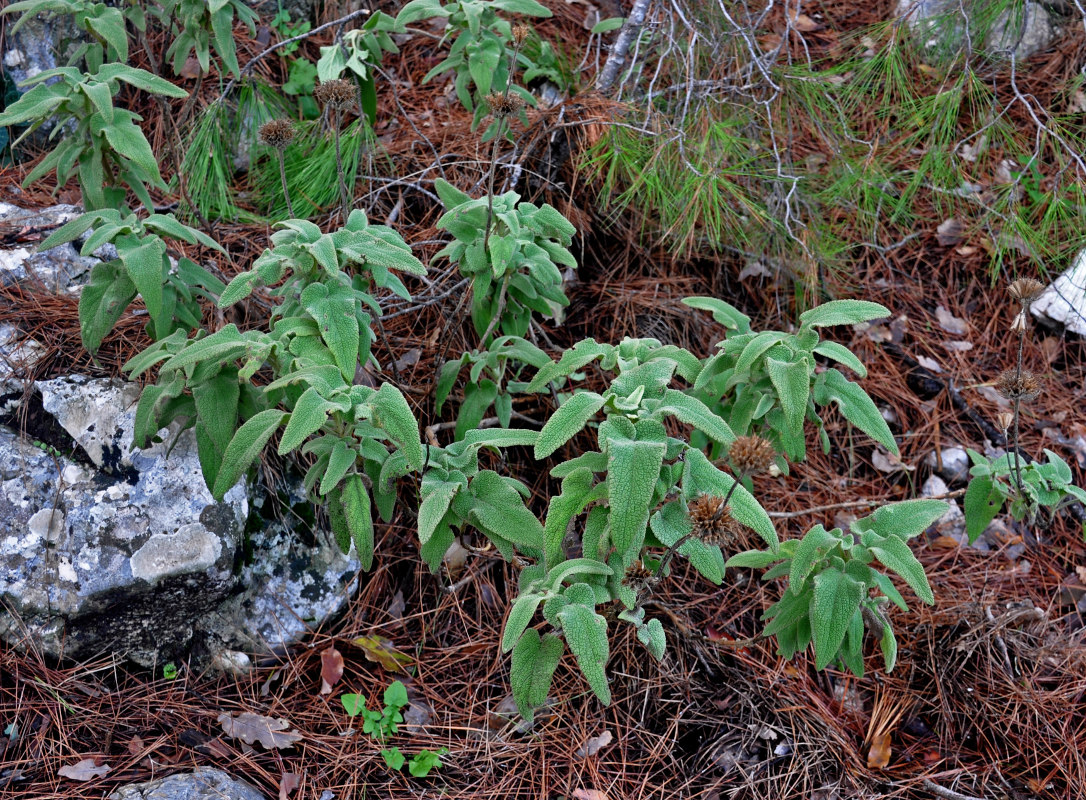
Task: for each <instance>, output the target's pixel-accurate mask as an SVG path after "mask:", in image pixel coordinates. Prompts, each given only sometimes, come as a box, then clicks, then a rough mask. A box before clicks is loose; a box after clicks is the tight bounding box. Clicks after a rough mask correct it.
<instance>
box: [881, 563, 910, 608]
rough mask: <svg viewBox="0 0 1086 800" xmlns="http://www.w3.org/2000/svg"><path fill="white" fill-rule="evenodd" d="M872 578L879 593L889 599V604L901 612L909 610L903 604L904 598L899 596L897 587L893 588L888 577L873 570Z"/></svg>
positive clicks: (892, 583)
mask: <svg viewBox="0 0 1086 800" xmlns="http://www.w3.org/2000/svg"><path fill="white" fill-rule="evenodd" d="M873 577H874V578H875V585H876V586H878V587H879V591H881V592H882V593H883V594H884V595H886V596H887V597H889V598H890V602H892V603H893V604H894V605H895V606H897V607H898V608H900V609H901V610H902V611H908V610H909V607H908V605H906V604H905V598H904V597H902V596H901V592H899V591H898V590H897V587H896V586H894V582H893V581H891V580H890V578H889V576H888V575H883V574H882V573H881V572H879V571H878V570H875V574H874V576H873Z"/></svg>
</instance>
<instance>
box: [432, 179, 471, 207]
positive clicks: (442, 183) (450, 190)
mask: <svg viewBox="0 0 1086 800" xmlns="http://www.w3.org/2000/svg"><path fill="white" fill-rule="evenodd" d="M434 190H435V191H436V192H437V196H438V197H440V198H441V203H442V205H444V206H445V210H446V211H452V210H453V209H454V208H456V207H457V206H459V205H463V204H464V203H468V202H471V199H472V198H471V195H470V194H467V193H466V192H462V191H460V190H459V189H457V188H456V187H455V186H453V185H452V184H451V183H449V182H448V181H447V180H445V179H444V178H438V179H436V180H435V181H434Z"/></svg>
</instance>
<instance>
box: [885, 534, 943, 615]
mask: <svg viewBox="0 0 1086 800" xmlns="http://www.w3.org/2000/svg"><path fill="white" fill-rule="evenodd" d="M869 549H870V550H871V553H872V555H874V556H875V558H877V559H878V560H879V561H881V562H882V563H883V564H884V565H885V566H887V567H888V568H889V569H891V570H893V571H894V572H896V573H897V574H898V575H900V576H901V577H902V578H903V579H904V581H905V583H907V584H909V588H910V589H912V590H913V591H914V592H916V596H917V597H919V598H920V599H921V600H923V601H924V602H925V603H927V604H928V605H929V606H930V605H934V604H935V595H934V594H933V593H932V591H931V585H930V584H929V583H928V576H927V575H925V574H924V567H923V566H922V565H921V563H920V562H919V561H917V560H916V556H915V555H913V551H912V550H911V549H910V548H909V545H907V544H906V543H905V541H904V540H903V539H899V538H898V537H896V536H887V537H886V538H884V539H883V540H882V541H881V542H879V543H878V544H872V545H870V546H869Z"/></svg>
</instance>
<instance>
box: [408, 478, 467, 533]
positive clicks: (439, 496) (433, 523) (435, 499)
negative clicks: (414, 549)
mask: <svg viewBox="0 0 1086 800" xmlns="http://www.w3.org/2000/svg"><path fill="white" fill-rule="evenodd" d="M459 490H460V485H459V484H456V483H438V484H436V485H431V486H429V487H424V493H425V497H424V498H423V500H422V504H421V505H420V506H419V518H418V526H419V542H421V543H422V544H423V545H425V544H426V543H427V542H429V541H430V537H431V536H433V535H434V531H436V530H437V527H438V524H439V523H440V522H441V520H442V519H443V518H444V517H445V512H446V511H448V510H449V505H450V504H451V503H452V501H453V497H455V496H456V493H457V492H458V491H459Z"/></svg>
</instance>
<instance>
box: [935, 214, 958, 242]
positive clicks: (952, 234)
mask: <svg viewBox="0 0 1086 800" xmlns="http://www.w3.org/2000/svg"><path fill="white" fill-rule="evenodd" d="M962 230H963V228H962V224H961V223H960V222H958V220H956V219H954V218H953V217H951V218H950V219H947V220H943V222H942V224H940V225H939V227H938V228H936V229H935V238H936V240H937V241H938V242H939V244H941V245H942V246H943V247H953V246H954V245H956V244H961V241H962V239H964V238H965V237H964V236H962Z"/></svg>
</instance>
